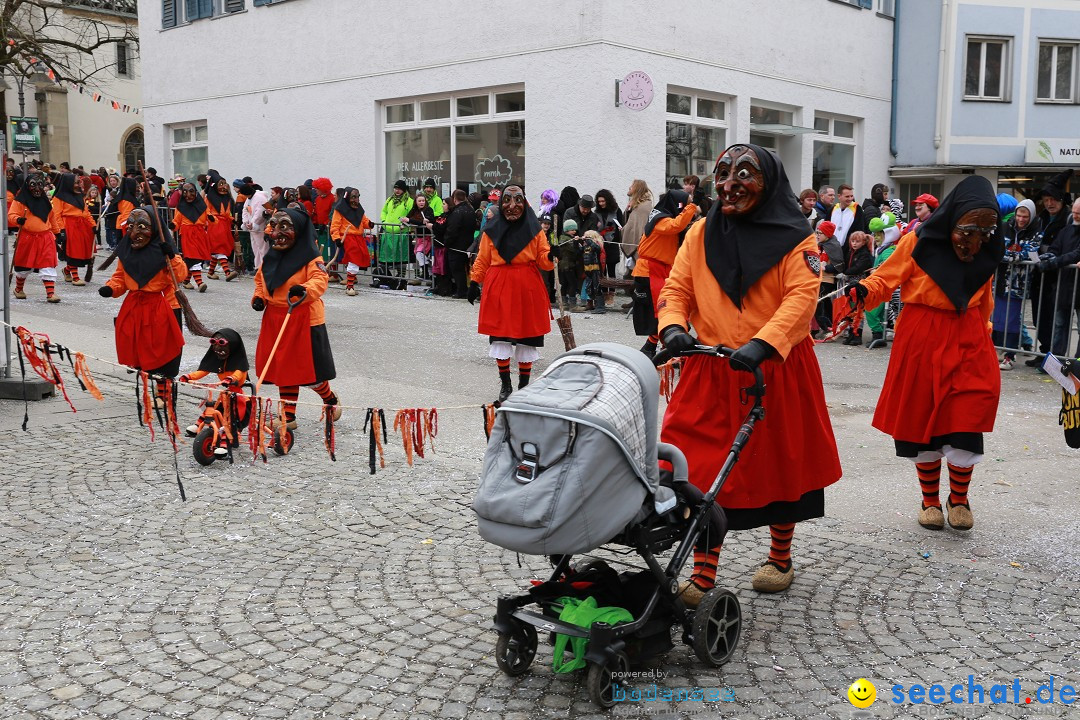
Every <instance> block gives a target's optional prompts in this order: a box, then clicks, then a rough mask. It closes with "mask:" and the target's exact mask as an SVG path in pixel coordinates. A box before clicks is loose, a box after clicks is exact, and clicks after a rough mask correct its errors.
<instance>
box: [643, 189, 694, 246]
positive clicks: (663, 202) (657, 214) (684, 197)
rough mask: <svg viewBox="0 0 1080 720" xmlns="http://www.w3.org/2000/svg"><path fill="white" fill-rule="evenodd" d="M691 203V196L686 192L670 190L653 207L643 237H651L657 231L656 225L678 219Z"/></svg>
mask: <svg viewBox="0 0 1080 720" xmlns="http://www.w3.org/2000/svg"><path fill="white" fill-rule="evenodd" d="M688 202H690V195H689V194H688V193H687V192H686V191H685V190H668V191H667V192H666V193H664V194H663V195H661V196H660V200H658V201H657V203H656V205H654V206H653V209H652V212H650V213H649V219H648V220H647V221H646V222H645V231H644V233H643V235H642V237H649V235H652V231H653V230H655V229H656V224H657V223H658V222H660V221H661V220H664V219H666V218H673V217H678V215H679V213H681V212H682V211H683V208H684V207H686V203H688Z"/></svg>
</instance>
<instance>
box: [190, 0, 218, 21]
mask: <svg viewBox="0 0 1080 720" xmlns="http://www.w3.org/2000/svg"><path fill="white" fill-rule="evenodd" d="M213 16H214V0H184V19H185V20H186V21H187V22H193V21H195V20H201V19H203V18H208V17H213Z"/></svg>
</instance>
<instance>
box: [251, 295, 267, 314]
mask: <svg viewBox="0 0 1080 720" xmlns="http://www.w3.org/2000/svg"><path fill="white" fill-rule="evenodd" d="M251 309H252V310H255V311H256V312H262V311H263V310H265V309H266V301H265V300H263V299H262V298H261V297H254V298H251Z"/></svg>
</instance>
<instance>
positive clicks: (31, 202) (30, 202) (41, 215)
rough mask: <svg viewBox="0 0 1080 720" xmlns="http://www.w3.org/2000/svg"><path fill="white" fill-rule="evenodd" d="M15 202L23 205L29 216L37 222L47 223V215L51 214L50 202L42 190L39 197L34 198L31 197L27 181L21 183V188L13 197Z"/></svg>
mask: <svg viewBox="0 0 1080 720" xmlns="http://www.w3.org/2000/svg"><path fill="white" fill-rule="evenodd" d="M15 200H16V201H18V202H21V203H22V204H23V205H25V206H26V209H27V210H29V211H30V214H31V215H33V216H34V217H36V218H37V219H38V220H41V222H44V223H47V222H49V213H51V212H52V201H50V200H49V195H48V193H46V192H45V191H44V190H42V191H41V197H34V196H33V195H31V194H30V181H29V179H27V181H26V182H24V183H23V186H22V187H21V188H19V193H18V194H17V195H16V196H15Z"/></svg>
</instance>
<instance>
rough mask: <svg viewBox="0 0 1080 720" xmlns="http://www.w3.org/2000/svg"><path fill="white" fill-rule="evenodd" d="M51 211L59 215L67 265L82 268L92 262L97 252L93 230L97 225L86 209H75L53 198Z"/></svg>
mask: <svg viewBox="0 0 1080 720" xmlns="http://www.w3.org/2000/svg"><path fill="white" fill-rule="evenodd" d="M52 203H53V209H54V210H55V211H56V212H57V213H58V214H59V217H60V224H61V225H62V227H63V230H64V234H65V235H66V236H67V242H66V243H64V255H65V258H66V260H67V262H68V264H70V265H73V266H75V267H83V266H85V265H87V264H89V263H90V262H92V261H93V258H94V253H95V251H96V250H97V238H96V237H95V233H94V230H95V229H96V228H97V224H96V223H95V222H94V216H93V215H91V214H90V211H89V210H87V209H86V207H85V206H84V207H81V208H78V207H75V206H74V205H72V204H70V203H67V202H64V201H63V200H60V199H58V198H53V201H52Z"/></svg>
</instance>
